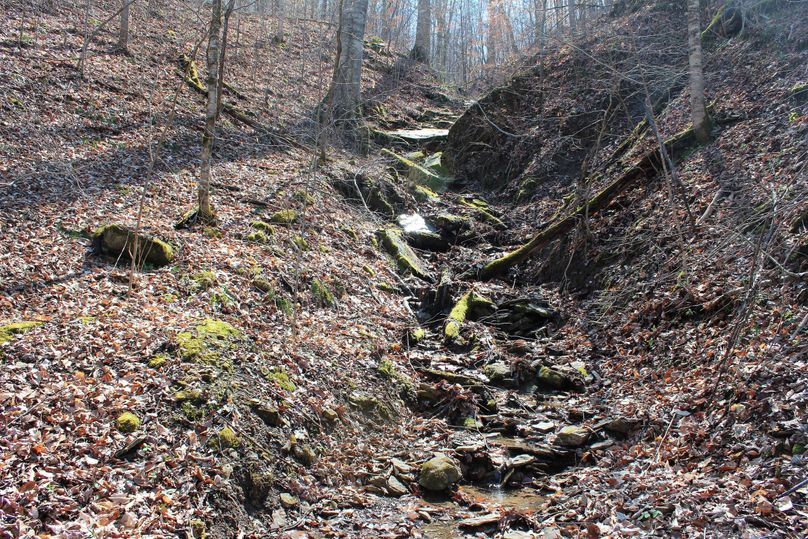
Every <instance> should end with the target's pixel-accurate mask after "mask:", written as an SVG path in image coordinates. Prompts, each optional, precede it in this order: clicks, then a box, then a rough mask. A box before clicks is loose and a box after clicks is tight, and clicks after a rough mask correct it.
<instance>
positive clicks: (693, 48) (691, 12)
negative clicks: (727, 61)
mask: <svg viewBox="0 0 808 539" xmlns="http://www.w3.org/2000/svg"><path fill="white" fill-rule="evenodd" d="M687 40H688V48H689V54H688V57H689V61H690V108H691V117H692V120H693V130H694V131H695V132H696V136H697V137H698V139H699V140H700V141H701V142H705V141H707V140H708V139H709V138H710V118H709V116H708V115H707V107H706V106H705V104H704V70H703V68H702V56H701V9H700V6H699V0H687Z"/></svg>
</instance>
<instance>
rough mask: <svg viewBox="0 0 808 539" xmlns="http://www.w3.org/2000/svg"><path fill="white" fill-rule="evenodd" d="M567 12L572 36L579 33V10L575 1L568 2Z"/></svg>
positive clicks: (569, 0)
mask: <svg viewBox="0 0 808 539" xmlns="http://www.w3.org/2000/svg"><path fill="white" fill-rule="evenodd" d="M567 12H568V15H569V18H570V35H573V36H574V35H575V34H576V33H578V8H577V6H576V4H575V0H568V1H567Z"/></svg>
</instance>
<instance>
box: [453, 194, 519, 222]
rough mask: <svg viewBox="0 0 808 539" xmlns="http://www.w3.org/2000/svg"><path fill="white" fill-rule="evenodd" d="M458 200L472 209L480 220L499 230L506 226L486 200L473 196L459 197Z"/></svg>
mask: <svg viewBox="0 0 808 539" xmlns="http://www.w3.org/2000/svg"><path fill="white" fill-rule="evenodd" d="M458 202H460V203H461V204H462V205H464V206H466V207H468V208H471V209H472V210H474V212H475V214H476V215H477V217H478V218H479V220H480V221H483V222H484V223H488V224H489V225H491V226H493V227H494V228H498V229H500V230H502V229H505V228H508V225H506V224H505V223H504V222H503V221H502V219H500V218H499V217H497V216H496V215H495V214H494V210H492V209H491V207H490V206H489V205H488V202H486V201H485V200H483V199H481V198H475V197H460V198H459V199H458Z"/></svg>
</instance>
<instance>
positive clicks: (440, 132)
mask: <svg viewBox="0 0 808 539" xmlns="http://www.w3.org/2000/svg"><path fill="white" fill-rule="evenodd" d="M384 134H385V135H387V136H388V137H391V138H399V139H401V140H404V141H406V142H413V143H418V142H427V141H429V142H432V141H439V140H440V141H443V140H447V139H448V138H449V130H448V129H437V128H432V127H428V128H424V129H398V130H396V131H384Z"/></svg>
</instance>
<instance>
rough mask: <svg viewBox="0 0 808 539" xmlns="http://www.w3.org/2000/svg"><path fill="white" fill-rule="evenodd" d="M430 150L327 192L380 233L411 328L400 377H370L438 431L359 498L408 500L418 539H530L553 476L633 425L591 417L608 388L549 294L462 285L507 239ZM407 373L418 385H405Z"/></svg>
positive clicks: (388, 157) (389, 369)
mask: <svg viewBox="0 0 808 539" xmlns="http://www.w3.org/2000/svg"><path fill="white" fill-rule="evenodd" d="M427 131H429V132H430V133H432V131H430V130H428V129H427ZM440 143H442V140H441V139H440V138H438V139H437V140H436V139H430V141H429V146H427V147H420V146H419V145H418V143H417V140H410V141H407V142H406V143H405V144H403V146H402V147H399V148H396V150H395V151H391V150H383V151H382V153H381V154H380V159H379V160H378V161H377V168H376V169H374V171H373V173H371V172H365V173H362V174H356V173H354V174H346V178H345V179H344V180H337V185H338V187H339V190H340V191H341V192H342V193H343V195H345V196H346V198H348V199H349V200H353V201H354V202H356V203H358V204H362V205H364V206H365V207H366V208H367V209H368V210H370V211H372V212H374V213H375V214H376V215H377V219H378V220H379V221H380V222H381V223H382V224H380V226H379V229H378V233H377V236H376V237H377V241H378V247H379V248H380V249H382V250H384V251H385V252H386V253H387V254H388V256H389V258H390V263H391V264H393V265H394V266H395V267H396V268H397V270H398V272H399V275H400V276H399V281H398V283H397V284H396V285H393V286H392V287H391V289H390V291H391V292H395V293H397V294H399V295H400V296H401V300H402V301H403V302H405V303H406V304H407V305H408V310H409V312H410V313H411V315H412V324H413V325H412V328H411V329H410V331H409V332H408V334H407V335H406V337H405V339H404V348H405V356H406V360H407V363H408V365H407V367H408V368H403V367H399V366H397V365H396V364H395V363H393V362H389V361H388V362H386V363H383V364H382V365H381V366H380V371H381V372H382V373H383V374H385V375H386V376H388V377H389V378H390V379H391V380H392V381H394V382H395V383H396V384H397V385H398V387H399V389H400V394H401V397H402V398H403V399H404V400H405V401H407V402H408V403H409V407H410V408H412V409H414V410H415V411H416V412H417V413H418V414H419V415H420V417H421V418H422V419H423V420H425V421H432V426H433V427H435V428H436V429H437V431H438V432H442V434H433V435H432V441H431V442H427V443H425V444H423V446H422V447H421V448H420V454H421V458H417V457H416V459H415V460H411V461H409V462H401V461H400V460H398V459H397V462H393V463H392V464H391V465H384V466H379V467H377V468H378V469H377V470H376V471H375V472H371V475H370V477H369V479H368V481H367V484H368V486H367V487H366V489H368V490H369V491H370V492H374V493H377V494H379V495H386V496H401V495H402V494H405V498H402V500H401V503H402V504H404V505H405V506H406V508H407V511H408V515H409V516H410V518H411V519H412V520H414V521H416V523H417V524H416V527H415V529H416V530H417V533H419V534H421V536H423V537H429V538H436V539H441V538H449V537H461V536H463V535H464V534H469V533H471V534H480V533H490V532H494V531H501V532H504V533H505V535H504V537H508V538H511V539H522V538H529V537H538V536H537V535H533V533H534V532H536V531H538V530H536V529H535V522H536V518H535V517H536V516H537V515H542V514H543V513H544V512H546V509H547V507H548V506H549V505H550V503H549V502H548V500H549V498H550V497H551V496H553V495H558V493H559V492H560V491H561V489H563V485H564V482H565V481H568V480H570V479H569V478H570V476H569V475H563V472H564V471H565V470H570V469H571V468H574V467H576V466H578V465H580V464H581V463H585V462H587V461H592V460H593V459H597V455H598V454H599V453H600V452H602V451H603V450H606V449H607V448H609V447H611V446H612V445H613V444H614V443H615V442H616V441H619V440H621V439H623V438H624V437H625V436H626V435H628V434H629V433H630V432H631V431H632V429H633V427H634V426H635V425H636V421H635V420H634V419H628V418H624V417H620V416H611V415H608V414H604V410H603V409H602V408H601V407H600V406H598V403H597V391H598V389H599V388H600V387H602V386H603V385H604V383H607V382H604V380H603V379H602V377H601V376H600V374H599V372H598V367H597V365H595V364H593V363H592V362H591V361H581V360H580V359H579V353H578V352H579V350H575V349H572V350H570V349H568V348H567V346H566V344H565V343H566V340H567V339H568V338H570V337H575V338H579V339H578V340H579V341H580V342H581V343H582V346H583V347H587V348H588V347H590V346H591V345H590V343H589V342H588V340H587V336H586V334H585V333H583V332H582V330H581V329H580V328H577V327H574V326H570V325H569V324H568V323H567V319H568V318H569V315H570V314H571V313H567V312H565V307H564V306H565V301H564V298H563V297H562V295H561V294H560V293H559V292H558V291H554V290H552V289H550V288H543V287H530V286H524V287H521V288H519V289H515V288H513V287H510V286H508V285H507V284H504V283H496V282H486V283H483V282H477V281H475V280H474V279H469V278H468V275H467V274H466V275H463V272H464V270H466V269H467V268H468V267H469V266H470V265H471V264H472V263H473V262H475V261H478V260H481V259H485V258H486V257H487V256H489V255H490V254H492V253H496V252H499V251H502V250H504V249H506V248H507V247H509V244H510V243H512V242H513V241H514V240H515V236H514V234H513V232H512V231H511V225H512V223H511V221H510V219H509V218H508V217H507V212H506V211H504V210H502V209H500V208H499V207H497V206H496V205H495V204H493V203H491V202H489V201H488V200H486V198H485V197H484V196H482V195H480V194H479V193H476V192H472V191H469V190H468V188H467V187H466V186H464V185H461V184H458V183H457V182H455V181H454V179H453V178H452V177H451V176H450V175H449V172H448V170H447V168H446V167H445V166H443V162H442V160H443V155H442V153H441V152H440V147H439V146H436V144H440ZM582 357H590V358H591V357H592V356H591V354H587V355H586V356H582ZM412 371H414V372H415V373H417V377H416V378H413V377H410V376H409V375H408V374H406V372H412ZM435 420H439V421H440V422H441V423H440V424H442V425H443V427H440V426H436V424H435V423H434V421H435ZM441 459H445V462H444V461H441ZM433 461H434V462H433ZM438 461H440V462H438ZM433 463H436V464H435V465H436V466H438V467H441V466H444V467H445V468H444V469H439V470H438V472H436V473H438V480H437V481H433V480H431V479H428V480H425V479H424V478H425V477H427V476H430V475H429V474H431V473H432V471H430V470H429V469H428V467H429V466H430V465H432V464H433ZM559 473H562V475H563V477H562V478H561V479H560V480H556V479H555V477H556V474H559ZM430 477H432V476H430ZM401 487H403V488H401ZM410 493H414V494H416V496H417V497H415V498H413V497H410V496H409V494H410ZM548 533H549V532H548Z"/></svg>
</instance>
